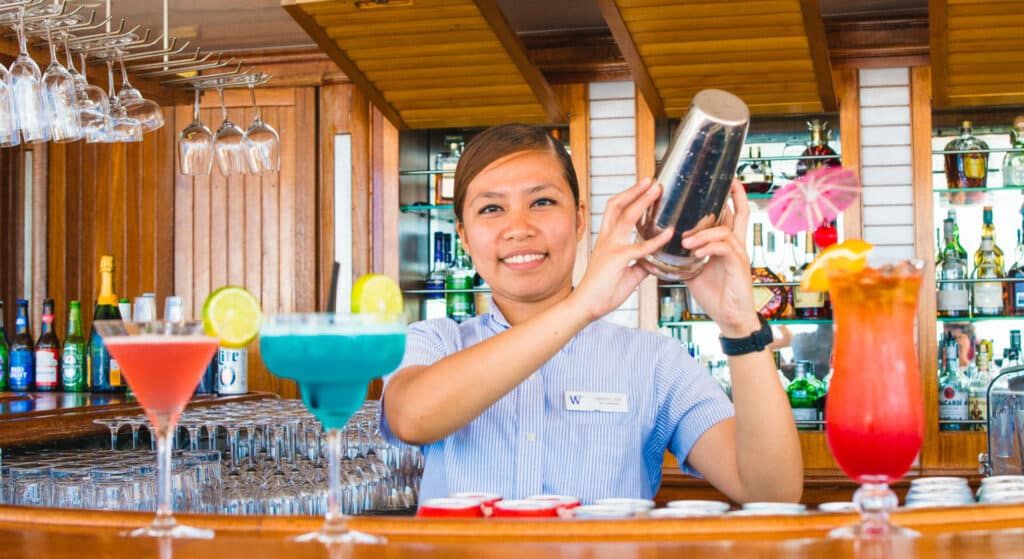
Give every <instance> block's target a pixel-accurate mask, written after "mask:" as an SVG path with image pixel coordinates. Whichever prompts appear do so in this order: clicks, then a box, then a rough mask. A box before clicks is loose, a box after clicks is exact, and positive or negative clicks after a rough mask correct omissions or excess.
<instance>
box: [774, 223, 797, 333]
mask: <svg viewBox="0 0 1024 559" xmlns="http://www.w3.org/2000/svg"><path fill="white" fill-rule="evenodd" d="M780 253H781V255H782V258H781V259H780V261H779V266H778V268H776V269H777V270H778V271H779V276H780V277H782V280H783V281H785V282H789V283H794V282H797V281H800V267H801V264H802V261H801V260H800V257H799V253H798V247H797V243H796V235H784V236H783V246H782V248H781V250H780ZM785 290H786V299H787V300H788V301H789V307H788V308H787V309H786V313H785V314H783V315H782V316H783V318H795V317H796V289H795V286H787V287H786V288H785Z"/></svg>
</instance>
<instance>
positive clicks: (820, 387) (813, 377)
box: [804, 361, 828, 420]
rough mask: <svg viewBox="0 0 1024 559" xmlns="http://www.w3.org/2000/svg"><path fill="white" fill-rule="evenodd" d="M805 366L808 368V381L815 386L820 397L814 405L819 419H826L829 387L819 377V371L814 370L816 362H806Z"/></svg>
mask: <svg viewBox="0 0 1024 559" xmlns="http://www.w3.org/2000/svg"><path fill="white" fill-rule="evenodd" d="M804 368H805V369H806V370H807V381H808V382H809V383H810V384H811V386H813V387H814V390H815V391H816V392H817V394H818V399H817V400H815V402H814V405H815V407H816V408H817V409H818V420H821V419H824V417H825V396H826V395H827V394H828V389H827V388H826V387H825V383H824V382H822V380H821V379H819V378H818V374H817V372H816V371H815V370H814V363H813V362H811V361H806V362H804Z"/></svg>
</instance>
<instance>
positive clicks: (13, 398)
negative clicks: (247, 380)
mask: <svg viewBox="0 0 1024 559" xmlns="http://www.w3.org/2000/svg"><path fill="white" fill-rule="evenodd" d="M275 397H276V395H273V394H267V393H251V394H244V395H239V396H215V395H210V396H206V395H204V396H195V397H193V398H192V401H191V402H189V407H190V408H191V407H205V406H211V405H217V404H226V403H228V402H247V401H252V400H262V399H265V398H275ZM142 413H143V410H142V407H140V406H139V403H138V401H136V400H135V399H134V398H129V397H128V396H126V395H124V394H91V393H88V392H67V393H65V392H35V393H32V392H29V393H24V392H22V393H15V392H0V447H2V448H4V449H11V448H14V447H18V446H26V445H53V444H55V443H58V442H64V441H71V440H74V439H77V438H83V437H98V436H103V435H109V434H110V430H109V428H108V427H106V426H103V425H97V424H95V423H93V421H95V420H96V419H105V418H112V417H116V416H122V415H129V416H130V415H140V414H142Z"/></svg>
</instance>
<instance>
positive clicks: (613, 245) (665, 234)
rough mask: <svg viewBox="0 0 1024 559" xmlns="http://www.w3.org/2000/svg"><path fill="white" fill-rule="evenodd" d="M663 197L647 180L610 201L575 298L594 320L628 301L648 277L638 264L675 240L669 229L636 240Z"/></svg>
mask: <svg viewBox="0 0 1024 559" xmlns="http://www.w3.org/2000/svg"><path fill="white" fill-rule="evenodd" d="M660 195H661V185H658V184H656V183H655V182H654V179H652V178H646V179H643V180H642V181H640V182H639V183H637V184H635V185H633V186H632V187H631V188H629V189H627V190H625V191H623V192H620V193H619V194H616V195H615V196H613V197H612V198H611V199H610V200H608V206H607V208H606V209H605V213H604V219H603V220H602V222H601V231H600V232H599V233H598V236H597V241H596V242H595V244H594V249H593V251H592V252H591V254H590V263H589V264H588V265H587V272H586V274H584V276H583V279H582V280H581V281H580V284H579V285H578V286H577V287H576V289H575V290H574V291H573V295H572V296H573V297H575V298H577V300H578V302H579V303H580V304H581V305H582V306H583V308H584V309H585V310H586V312H587V314H588V315H589V318H590V319H591V320H596V319H598V318H600V317H602V316H604V315H606V314H608V313H609V312H611V311H613V310H615V309H616V308H618V307H619V306H620V305H622V303H624V302H625V301H626V299H627V298H628V297H629V295H630V293H632V292H633V290H635V289H636V288H637V286H638V285H640V282H641V281H643V279H644V278H645V277H647V274H648V272H647V271H646V270H644V269H643V268H641V267H640V266H637V265H636V261H638V260H640V259H642V258H644V257H645V256H647V255H649V254H651V253H653V252H654V251H656V250H658V249H659V248H661V247H662V246H664V245H665V243H667V242H668V241H669V239H671V238H672V229H671V228H670V229H666V230H665V231H662V232H661V234H659V235H657V236H655V237H651V238H650V239H647V240H643V241H640V242H637V241H636V237H635V235H636V225H637V222H638V221H639V220H640V218H641V216H643V214H644V213H645V212H646V211H647V209H648V208H650V207H651V206H652V205H653V204H654V203H655V202H657V200H658V197H659V196H660ZM748 280H749V275H748Z"/></svg>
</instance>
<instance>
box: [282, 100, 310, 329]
mask: <svg viewBox="0 0 1024 559" xmlns="http://www.w3.org/2000/svg"><path fill="white" fill-rule="evenodd" d="M282 112H283V113H284V114H283V115H281V116H282V118H281V120H280V126H279V127H278V129H277V131H278V133H279V134H280V135H281V172H280V174H279V175H278V176H279V181H280V182H279V188H278V191H277V194H278V196H277V204H278V207H279V208H280V216H281V221H280V224H279V229H278V233H279V235H280V237H279V239H278V246H279V247H280V256H281V259H280V262H281V269H280V275H279V276H278V278H280V284H279V293H280V295H281V301H280V305H279V306H278V309H279V310H280V311H281V312H295V311H296V310H298V309H296V307H295V260H296V259H297V258H298V257H299V256H300V255H299V254H297V253H296V251H295V247H296V235H295V165H296V157H297V156H298V151H299V148H298V145H297V142H296V134H297V131H296V127H295V122H294V121H295V109H294V107H292V108H291V109H288V110H285V111H282ZM310 287H312V286H307V288H310Z"/></svg>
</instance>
